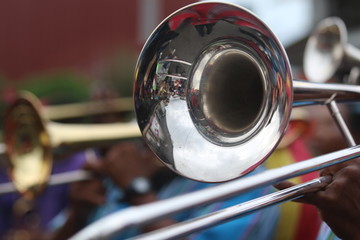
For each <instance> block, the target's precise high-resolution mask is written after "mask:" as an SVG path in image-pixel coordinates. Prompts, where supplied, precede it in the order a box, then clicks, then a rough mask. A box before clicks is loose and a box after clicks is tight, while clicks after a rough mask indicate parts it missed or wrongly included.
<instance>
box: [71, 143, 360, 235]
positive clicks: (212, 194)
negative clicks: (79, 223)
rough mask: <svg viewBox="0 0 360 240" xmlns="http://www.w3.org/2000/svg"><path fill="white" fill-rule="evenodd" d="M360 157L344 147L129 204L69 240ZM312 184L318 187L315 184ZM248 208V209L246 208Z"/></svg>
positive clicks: (146, 220)
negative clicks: (189, 189) (153, 199)
mask: <svg viewBox="0 0 360 240" xmlns="http://www.w3.org/2000/svg"><path fill="white" fill-rule="evenodd" d="M359 156H360V146H356V147H351V148H345V149H342V150H339V151H336V152H333V153H329V154H325V155H322V156H319V157H315V158H312V159H309V160H306V161H302V162H297V163H294V164H291V165H287V166H283V167H280V168H276V169H271V170H267V171H265V172H262V173H258V174H256V175H252V176H248V177H243V178H240V179H236V180H233V181H229V182H226V183H222V184H219V185H217V186H214V187H210V188H207V189H203V190H200V191H196V192H192V193H187V194H184V195H179V196H176V197H173V198H169V199H165V200H161V201H157V202H153V203H150V204H144V205H140V206H133V207H129V208H127V209H125V210H123V211H119V212H115V213H113V214H110V215H108V216H106V217H104V218H102V219H100V220H98V221H97V222H94V223H92V224H90V225H89V226H87V227H86V228H84V229H83V230H81V231H80V232H79V233H77V234H75V235H74V236H73V237H72V238H70V239H71V240H85V239H86V240H89V239H108V238H110V237H111V236H113V235H114V234H116V233H118V232H120V231H123V230H125V229H127V228H130V227H132V226H142V225H146V224H147V223H151V222H153V221H156V220H158V219H161V218H165V217H168V216H170V215H173V214H175V213H178V212H181V211H183V210H186V209H189V208H192V207H197V206H200V205H204V204H207V203H214V202H216V201H220V200H223V199H225V198H228V197H231V196H235V195H237V194H241V193H244V192H246V191H249V190H251V189H254V188H258V187H261V186H265V185H270V184H273V183H276V182H280V181H282V180H285V179H289V178H292V177H296V176H300V175H302V174H306V173H309V172H312V171H316V170H319V169H322V168H325V167H328V166H331V165H334V164H339V163H341V162H344V161H348V160H351V159H354V158H356V157H359ZM327 181H328V179H320V181H319V182H320V184H322V186H323V185H324V184H326V182H327ZM313 187H315V188H316V186H313ZM298 190H299V189H295V194H294V195H292V196H291V198H296V196H298V195H297V194H296V192H297V191H298ZM297 193H298V192H297ZM288 194H289V193H288ZM301 194H302V193H300V195H301ZM290 195H291V193H290ZM286 197H288V196H286ZM278 200H279V202H282V200H283V199H282V198H279V199H278ZM274 203H275V202H273V204H274ZM261 204H264V203H261ZM243 207H244V206H243ZM253 207H255V208H259V207H261V206H259V205H253ZM244 208H245V207H244ZM248 210H249V209H247V210H246V211H248ZM246 211H245V212H239V213H238V216H241V215H243V214H246ZM230 220H231V219H230ZM216 223H218V222H213V221H212V219H210V220H209V222H208V224H209V226H213V225H214V224H216ZM195 224H197V223H195ZM201 225H202V224H201ZM204 227H205V226H204V225H202V226H201V227H200V228H199V229H203V228H204ZM180 231H181V230H180ZM178 234H180V232H178Z"/></svg>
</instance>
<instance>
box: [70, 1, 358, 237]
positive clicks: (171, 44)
mask: <svg viewBox="0 0 360 240" xmlns="http://www.w3.org/2000/svg"><path fill="white" fill-rule="evenodd" d="M135 72H136V74H135V83H134V100H135V103H136V104H135V106H136V109H135V110H136V113H137V118H138V123H139V126H140V129H141V132H142V134H143V136H144V138H145V141H146V142H147V143H148V145H149V146H150V148H151V149H152V150H153V151H154V153H155V154H156V155H157V156H158V157H159V158H160V160H161V161H162V162H163V163H164V164H165V165H167V166H168V167H169V168H171V169H172V170H173V171H175V172H176V173H178V174H180V175H182V176H185V177H188V178H190V179H194V180H199V181H205V182H224V181H228V182H226V183H223V184H221V185H218V186H215V187H211V188H208V189H204V190H201V191H198V192H193V193H188V194H185V195H181V196H177V197H174V198H171V199H167V200H162V201H159V202H154V203H151V204H146V205H142V206H136V207H130V208H128V209H125V210H123V211H120V212H117V213H114V214H111V215H109V216H107V217H105V218H103V219H100V220H99V221H98V222H95V223H93V224H91V225H89V226H88V227H86V228H85V229H83V230H82V231H80V232H79V233H78V234H76V235H75V236H74V237H73V238H72V239H73V240H83V239H104V238H108V237H110V236H112V235H113V234H115V233H117V232H119V231H122V230H124V229H126V228H128V227H130V226H134V225H144V224H147V223H150V222H152V221H156V220H158V219H161V218H164V217H167V216H169V215H172V214H175V213H177V212H180V211H183V210H185V209H188V208H192V207H196V206H199V205H203V204H206V203H211V202H215V201H219V200H222V199H225V198H228V197H231V196H234V195H237V194H241V193H243V192H246V191H249V190H251V189H254V188H257V187H261V186H265V185H270V184H274V183H277V182H279V181H283V180H286V179H289V178H292V177H296V176H299V175H302V174H306V173H309V172H312V171H317V170H319V169H322V168H326V167H329V166H331V165H334V164H339V163H341V162H344V161H348V160H350V159H354V158H356V157H359V156H360V146H359V145H356V144H355V141H354V140H353V138H352V136H351V134H350V131H349V130H348V127H347V125H346V124H345V122H344V120H343V118H342V116H341V114H340V112H339V110H338V108H337V104H336V103H337V102H343V101H359V99H360V88H359V87H358V86H353V85H344V84H329V83H326V84H325V83H311V82H304V81H296V80H293V78H292V73H291V70H290V64H289V62H288V58H287V55H286V53H285V51H284V49H283V47H282V45H281V44H280V42H279V41H278V39H277V38H276V36H275V35H274V34H273V33H272V31H271V30H270V29H269V28H268V27H267V26H266V25H265V24H264V23H263V22H262V21H261V20H260V19H258V18H257V17H256V16H255V15H254V14H252V13H251V12H249V11H248V10H246V9H244V8H242V7H239V6H237V5H233V4H228V3H217V2H204V3H196V4H192V5H189V6H186V7H184V8H182V9H180V10H178V11H176V12H174V13H173V14H171V15H170V16H169V17H168V18H166V19H165V20H164V21H163V22H162V23H161V24H160V25H159V26H158V27H157V28H156V29H155V31H154V32H153V34H152V35H151V36H150V37H149V39H148V41H147V42H146V44H145V46H144V48H143V50H142V52H141V54H140V57H139V60H138V63H137V66H136V71H135ZM314 104H322V105H326V106H327V107H328V109H329V110H330V112H331V114H332V116H333V119H334V120H335V121H336V123H337V124H338V126H339V128H340V130H341V132H342V133H343V135H344V136H345V138H346V140H347V142H348V144H349V145H350V146H351V147H349V148H345V149H343V150H340V151H336V152H333V153H329V154H325V155H322V156H318V157H315V158H312V159H309V160H307V161H302V162H298V163H295V164H292V165H288V166H284V167H281V168H277V169H272V170H268V171H265V172H263V173H259V174H256V175H253V176H250V177H243V178H240V179H236V180H233V179H235V178H239V177H241V176H243V175H245V174H246V173H248V172H250V171H251V170H253V169H254V168H256V167H257V166H258V165H260V164H261V163H262V162H263V161H264V160H265V159H267V158H268V156H269V155H270V154H271V152H272V151H273V150H274V149H275V148H276V147H277V146H278V143H279V142H280V140H281V138H282V136H283V135H284V133H285V131H286V128H287V125H288V122H289V116H290V113H291V109H292V107H299V106H306V105H314ZM199 149H201V151H199ZM229 180H232V181H229ZM329 181H331V178H330V177H327V176H325V177H322V178H319V179H315V180H314V181H311V182H309V183H306V184H304V185H300V186H298V187H295V188H291V189H287V190H283V191H279V192H278V193H276V194H273V195H269V196H264V197H262V198H261V199H255V200H253V202H251V203H243V204H242V205H241V206H234V207H233V208H230V209H228V210H227V209H225V210H223V211H221V212H217V213H213V214H210V215H208V216H206V217H203V218H201V219H200V221H199V220H194V221H193V220H190V222H187V223H180V225H178V226H177V227H176V226H174V227H170V228H165V229H163V230H160V232H157V233H154V235H147V236H144V238H145V239H147V237H149V239H158V238H159V237H160V238H164V239H167V238H172V237H178V236H183V235H184V234H188V233H191V232H193V231H197V230H199V229H203V228H206V227H209V226H212V225H214V224H217V223H219V222H223V221H225V220H230V219H232V218H234V217H238V216H241V215H243V214H246V213H249V212H251V211H255V210H256V209H259V208H262V207H265V206H269V205H272V204H276V203H280V202H283V201H286V200H288V199H294V198H297V197H299V196H301V195H302V194H304V193H305V192H307V191H316V190H319V189H320V188H322V187H324V186H325V185H326V184H327V183H328V182H329ZM250 204H251V205H250ZM234 209H239V211H237V210H234ZM174 229H175V230H174ZM155 236H156V237H155Z"/></svg>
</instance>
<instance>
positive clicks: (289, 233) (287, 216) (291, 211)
mask: <svg viewBox="0 0 360 240" xmlns="http://www.w3.org/2000/svg"><path fill="white" fill-rule="evenodd" d="M294 162H295V160H294V158H293V156H292V155H291V151H290V150H289V149H287V148H281V149H278V150H276V151H275V152H274V153H273V154H272V155H271V157H270V158H269V159H268V160H266V167H267V168H269V169H271V168H278V167H281V166H284V165H288V164H291V163H294ZM290 181H291V182H293V183H296V184H298V183H300V182H301V179H300V177H296V178H293V179H291V180H290ZM300 214H301V204H298V203H294V202H286V203H282V204H281V205H280V219H279V223H278V227H277V229H276V237H275V239H276V240H284V239H286V240H291V239H295V234H296V232H297V226H298V222H299V216H300Z"/></svg>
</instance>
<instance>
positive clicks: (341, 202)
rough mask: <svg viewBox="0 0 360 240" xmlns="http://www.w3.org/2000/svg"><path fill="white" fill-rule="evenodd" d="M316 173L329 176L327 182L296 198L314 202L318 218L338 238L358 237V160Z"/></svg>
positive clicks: (359, 214) (359, 193)
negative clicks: (312, 191) (315, 190)
mask: <svg viewBox="0 0 360 240" xmlns="http://www.w3.org/2000/svg"><path fill="white" fill-rule="evenodd" d="M320 175H321V176H327V175H330V176H332V181H331V183H329V185H327V186H326V187H325V188H324V189H323V190H321V191H318V192H315V193H309V194H306V195H305V196H304V197H302V198H301V199H299V200H297V201H299V202H303V203H309V204H312V205H315V206H316V207H317V209H318V211H319V213H320V216H321V218H322V220H323V221H324V222H326V223H327V224H328V225H329V227H330V228H331V229H332V231H333V232H334V233H335V234H336V235H337V236H338V237H340V238H341V239H360V177H359V176H360V160H359V159H355V160H351V161H349V162H346V163H343V164H340V165H335V166H333V167H329V168H326V169H324V170H323V171H321V173H320ZM291 185H292V184H291V183H289V182H283V183H280V184H277V185H276V187H278V188H280V189H282V188H287V187H290V186H291Z"/></svg>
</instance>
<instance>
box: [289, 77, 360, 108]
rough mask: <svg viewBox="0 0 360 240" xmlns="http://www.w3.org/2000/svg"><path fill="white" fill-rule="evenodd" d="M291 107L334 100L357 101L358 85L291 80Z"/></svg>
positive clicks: (358, 94)
mask: <svg viewBox="0 0 360 240" xmlns="http://www.w3.org/2000/svg"><path fill="white" fill-rule="evenodd" d="M293 92H294V101H293V107H300V106H308V105H317V104H326V103H328V102H329V101H331V100H335V101H336V102H345V101H346V102H351V101H359V99H360V86H354V85H346V84H337V83H325V84H324V83H314V82H306V81H300V80H293Z"/></svg>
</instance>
